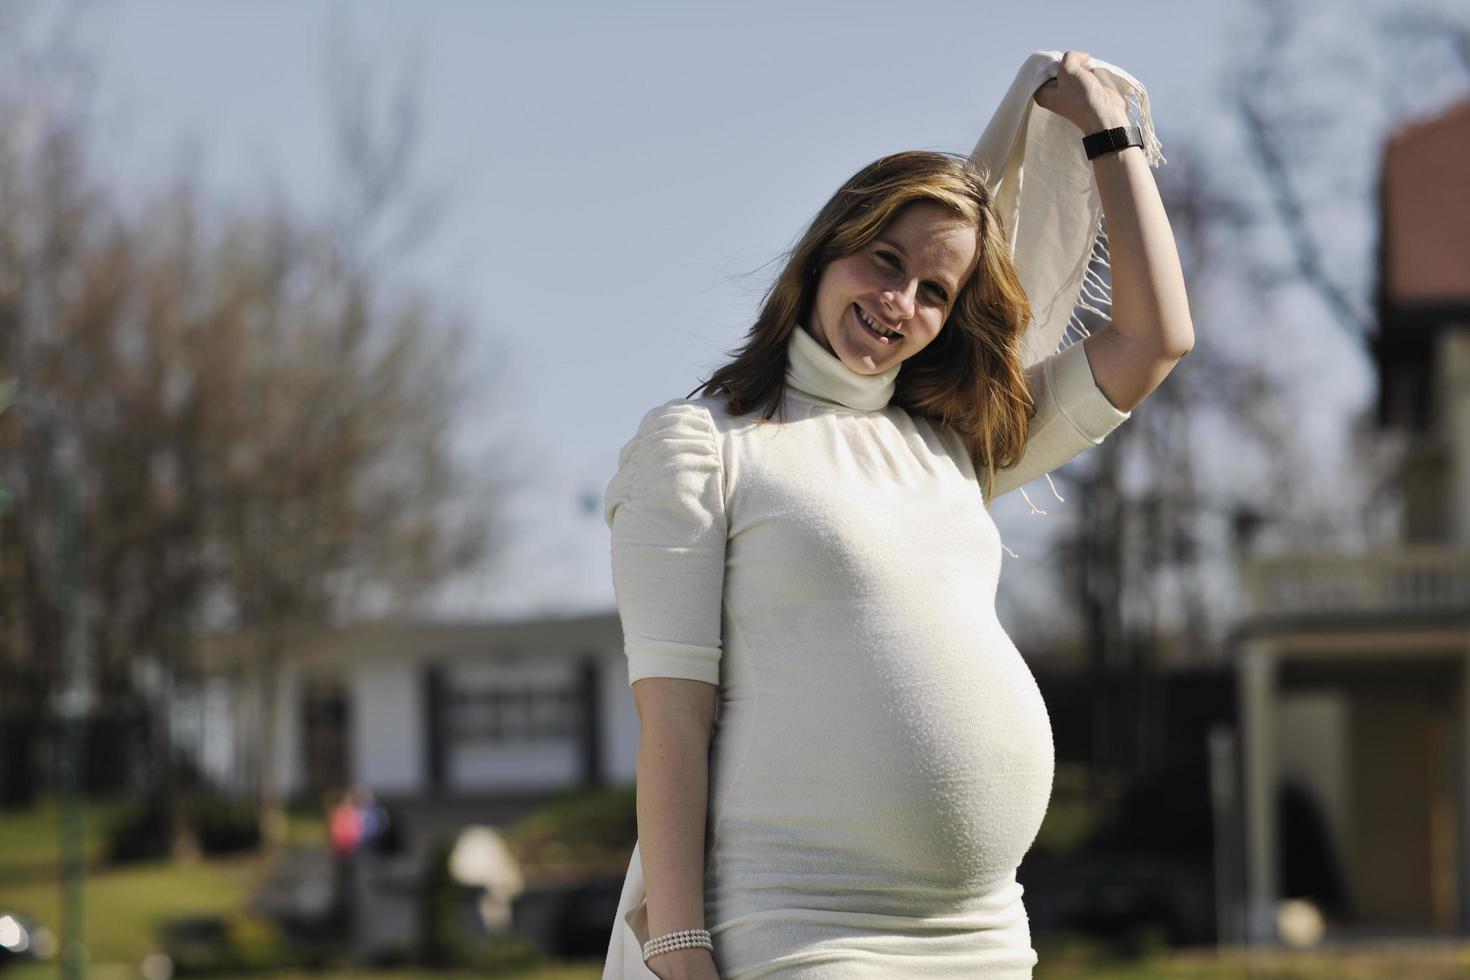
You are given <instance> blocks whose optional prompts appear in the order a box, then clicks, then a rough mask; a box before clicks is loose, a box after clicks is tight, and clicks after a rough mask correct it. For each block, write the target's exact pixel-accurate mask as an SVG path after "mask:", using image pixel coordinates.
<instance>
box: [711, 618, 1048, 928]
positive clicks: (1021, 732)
mask: <svg viewBox="0 0 1470 980" xmlns="http://www.w3.org/2000/svg"><path fill="white" fill-rule="evenodd" d="M898 622H902V620H898V619H895V618H892V617H888V618H884V617H873V619H872V620H871V621H870V622H867V623H859V624H857V628H854V624H852V623H848V624H846V628H844V629H840V630H837V629H831V628H828V629H826V630H823V629H822V627H821V624H819V623H815V622H812V623H808V624H806V626H805V627H804V629H803V630H802V631H801V632H802V634H803V635H802V636H798V637H789V638H788V641H787V645H786V646H785V647H784V649H783V650H781V651H780V655H779V656H772V653H773V651H772V650H771V649H765V650H763V651H759V652H757V651H748V652H747V651H737V650H731V651H727V655H733V656H741V655H748V656H751V657H753V658H755V659H756V660H758V661H759V662H753V666H754V667H755V669H754V671H753V675H752V676H753V686H754V690H755V693H756V696H755V698H754V699H750V700H745V701H742V702H741V703H740V704H739V705H737V706H734V710H730V711H728V712H726V711H725V709H724V708H722V717H721V728H722V730H721V731H720V732H718V733H717V742H716V763H715V769H714V770H713V773H714V777H715V781H714V785H713V787H712V788H713V805H714V808H715V812H714V816H715V820H716V824H715V826H716V828H717V833H716V839H715V840H714V841H713V844H714V847H715V855H716V857H717V862H718V863H717V867H718V868H719V871H720V875H721V878H722V880H723V881H724V882H725V884H727V885H730V886H731V887H736V883H737V882H738V883H739V885H738V887H742V888H752V889H757V890H759V889H760V888H762V887H764V886H765V885H767V884H770V886H771V887H778V888H782V889H790V888H792V887H793V883H794V882H798V881H803V880H805V881H808V882H810V883H812V887H811V891H812V893H813V894H812V896H811V897H812V900H814V901H820V902H823V903H825V904H824V905H818V906H813V907H831V905H832V903H834V902H835V903H837V904H838V905H839V906H841V905H842V904H843V899H842V896H843V895H849V896H851V897H852V902H851V905H852V906H854V907H864V908H881V907H882V903H883V899H884V897H885V896H888V897H891V898H893V900H894V902H895V908H898V909H900V910H902V911H903V912H904V913H905V914H909V913H911V912H912V905H911V904H910V903H911V901H912V896H913V895H914V894H924V895H926V896H928V900H930V901H936V902H939V903H940V904H943V903H945V902H946V901H948V900H949V899H950V898H952V899H953V900H954V901H956V902H963V900H964V899H965V898H966V897H967V896H975V895H978V894H981V893H984V892H985V891H986V890H987V889H989V888H990V887H992V886H999V885H1000V884H1001V883H1004V882H1006V881H1009V880H1011V879H1012V877H1013V875H1014V872H1015V869H1016V866H1017V865H1018V864H1019V863H1020V861H1021V858H1022V857H1023V856H1024V855H1025V853H1026V851H1027V850H1028V849H1029V848H1030V846H1031V843H1032V842H1033V841H1034V840H1035V837H1036V832H1037V830H1038V829H1039V828H1040V826H1041V820H1042V817H1043V816H1044V814H1045V812H1046V806H1047V803H1048V800H1049V798H1050V794H1051V786H1052V776H1053V764H1054V756H1053V745H1052V736H1051V725H1050V720H1049V718H1048V716H1047V713H1046V708H1045V705H1044V703H1043V701H1042V699H1041V694H1040V691H1039V690H1038V689H1037V686H1036V682H1035V679H1034V678H1033V676H1032V674H1031V672H1030V670H1029V669H1028V668H1027V666H1026V664H1025V662H1024V661H1023V660H1022V659H1021V657H1020V654H1019V653H1018V652H1017V650H1016V648H1015V646H1014V645H1013V644H1012V643H1011V641H1010V640H1009V638H1008V637H1006V635H1005V633H1004V631H1003V630H1002V629H1001V628H1000V626H999V624H998V622H995V621H994V619H993V617H992V618H991V619H990V620H989V622H988V623H987V622H985V621H984V620H980V621H977V622H974V623H972V624H968V625H970V626H972V627H973V628H970V629H959V630H953V631H947V632H946V633H945V634H944V635H939V634H937V633H935V632H933V631H929V632H928V633H927V635H921V634H923V633H924V631H915V630H914V629H912V623H911V622H910V624H909V627H908V628H905V629H895V628H894V626H893V625H892V624H894V623H898ZM832 625H835V624H828V626H829V627H830V626H832ZM905 634H906V635H905ZM943 911H944V909H936V914H939V913H942V912H943Z"/></svg>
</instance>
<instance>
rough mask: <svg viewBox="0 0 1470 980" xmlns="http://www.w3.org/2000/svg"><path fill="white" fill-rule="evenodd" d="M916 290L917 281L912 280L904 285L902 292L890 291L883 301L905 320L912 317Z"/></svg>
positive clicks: (917, 288)
mask: <svg viewBox="0 0 1470 980" xmlns="http://www.w3.org/2000/svg"><path fill="white" fill-rule="evenodd" d="M918 290H919V283H918V280H913V281H911V282H909V283H908V284H907V285H905V286H904V288H903V289H902V290H897V289H890V290H889V291H888V295H887V296H886V297H885V299H886V300H887V302H888V303H889V304H891V305H892V306H893V308H894V309H895V310H896V311H897V312H898V313H899V314H900V315H901V316H903V318H904V319H906V320H907V319H910V318H911V317H913V315H914V295H915V294H916V293H917V292H918Z"/></svg>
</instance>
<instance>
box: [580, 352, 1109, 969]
mask: <svg viewBox="0 0 1470 980" xmlns="http://www.w3.org/2000/svg"><path fill="white" fill-rule="evenodd" d="M787 353H788V369H787V377H788V402H787V406H788V413H787V416H786V418H787V421H786V422H785V423H784V424H783V423H781V422H780V421H779V420H778V419H772V420H771V421H769V422H764V423H762V422H759V421H757V418H756V416H755V415H754V414H752V415H746V416H740V417H732V416H730V415H728V414H727V413H726V412H725V410H724V406H723V400H722V399H720V398H697V399H675V400H672V401H669V402H666V403H664V404H663V405H660V406H658V407H656V408H654V409H652V410H650V411H649V412H648V413H647V414H646V415H645V416H644V417H643V419H642V421H641V422H640V424H639V426H638V430H637V433H636V434H635V435H634V436H633V438H632V439H631V440H630V441H629V442H628V443H627V444H626V445H625V446H624V447H623V449H622V452H621V453H620V456H619V468H618V471H617V473H616V475H615V476H614V477H613V479H612V481H611V482H610V483H609V484H608V487H607V491H606V495H605V506H604V516H605V518H606V520H607V523H608V525H609V527H610V528H611V531H612V569H613V581H614V588H615V591H616V595H617V602H618V610H619V613H620V616H621V619H622V626H623V634H624V640H625V649H626V653H627V658H628V678H629V684H630V685H631V684H632V683H633V682H635V681H637V680H639V679H640V678H644V677H655V676H658V677H682V678H691V679H695V680H702V681H707V682H708V683H711V684H715V685H718V688H719V694H718V705H719V708H718V713H717V716H716V719H715V727H714V733H713V738H712V742H711V746H710V788H709V802H708V822H707V824H706V831H705V855H706V857H705V868H704V880H705V905H704V915H705V926H706V928H708V929H709V931H710V934H711V938H712V939H713V941H714V959H715V963H716V965H717V967H718V969H719V974H720V977H721V978H722V980H750V978H755V977H780V978H801V980H829V978H830V980H855V978H870V977H871V978H880V977H881V978H885V980H888V978H895V977H946V978H956V980H958V978H962V977H963V978H966V980H973V978H976V977H986V978H1006V980H1012V978H1015V980H1019V978H1029V977H1030V976H1031V973H1032V967H1033V966H1034V965H1035V963H1036V954H1035V951H1034V950H1033V949H1032V947H1031V934H1030V927H1029V924H1028V921H1027V918H1026V911H1025V907H1024V905H1023V904H1022V901H1021V891H1022V888H1021V885H1020V884H1019V883H1018V882H1017V881H1016V869H1017V867H1018V865H1019V864H1020V863H1021V859H1022V857H1023V856H1024V855H1025V854H1026V851H1027V850H1028V849H1029V848H1030V846H1031V844H1032V842H1033V841H1034V840H1035V837H1036V833H1037V830H1038V829H1039V827H1040V826H1041V820H1042V816H1043V814H1044V813H1045V811H1046V807H1047V802H1048V800H1049V798H1050V795H1051V786H1052V776H1053V764H1054V758H1053V750H1052V737H1051V724H1050V720H1049V718H1048V716H1047V713H1046V707H1045V705H1044V704H1043V702H1042V699H1041V694H1040V692H1039V690H1038V689H1037V686H1036V682H1035V679H1034V678H1033V677H1032V674H1031V671H1030V670H1029V669H1028V667H1027V666H1026V663H1025V662H1024V661H1023V660H1022V659H1021V656H1020V654H1019V652H1018V651H1017V649H1016V647H1015V645H1014V644H1013V643H1012V642H1011V640H1010V638H1009V637H1008V636H1007V635H1006V632H1005V630H1004V629H1003V628H1002V627H1001V624H1000V622H999V621H998V620H997V618H996V611H995V592H996V582H997V577H998V575H999V573H1000V564H1001V558H1000V556H1001V542H1000V537H999V534H998V533H997V530H996V526H995V523H994V522H993V521H992V519H991V516H990V514H989V512H988V511H987V510H986V508H985V506H984V503H983V501H982V498H981V489H980V483H979V481H978V479H977V476H976V473H975V470H974V468H973V466H972V465H971V462H970V459H969V456H968V454H967V453H966V452H965V449H964V446H963V444H962V443H961V441H960V439H959V437H958V436H957V435H956V434H955V433H954V432H953V431H952V430H950V429H948V428H947V427H939V426H936V425H935V424H933V423H931V422H930V421H929V420H927V419H925V418H922V417H918V416H912V415H910V414H909V413H908V412H906V411H905V410H903V409H902V408H899V407H898V406H896V405H892V404H890V399H891V396H892V394H893V391H894V386H895V379H896V378H897V374H898V371H899V370H900V368H899V367H895V368H893V369H892V370H890V371H888V372H885V373H884V374H881V375H871V376H867V375H862V374H858V373H857V372H855V371H853V370H851V369H850V368H848V367H847V366H846V365H844V364H843V363H842V362H841V361H840V360H839V359H838V358H837V357H835V356H834V355H832V354H831V353H829V352H828V351H827V350H826V349H825V348H823V347H822V346H820V345H819V344H818V343H817V341H816V340H814V339H813V338H812V337H811V335H810V334H808V333H807V332H806V331H805V330H804V329H802V328H797V329H796V330H794V331H793V332H792V334H791V340H790V343H789V345H788V348H787ZM1029 378H1030V382H1031V385H1032V391H1033V393H1035V395H1036V397H1037V405H1038V409H1037V414H1036V416H1035V417H1034V418H1033V420H1032V422H1031V434H1030V438H1029V440H1028V442H1027V446H1026V451H1025V455H1024V457H1023V459H1022V460H1021V461H1020V462H1019V463H1018V464H1017V465H1016V466H1015V467H1013V468H1011V469H1009V470H1006V471H1002V472H1000V473H998V474H997V488H996V492H997V494H999V493H1003V492H1005V491H1007V490H1010V489H1013V488H1015V487H1017V486H1020V485H1021V484H1022V483H1024V482H1026V481H1029V480H1031V479H1033V478H1035V477H1038V476H1040V475H1041V474H1043V473H1045V472H1047V471H1049V470H1051V469H1053V468H1055V467H1056V466H1058V465H1060V464H1061V463H1064V462H1066V461H1067V460H1069V459H1071V458H1072V457H1073V456H1076V455H1077V454H1078V453H1080V452H1082V451H1083V450H1085V449H1087V448H1088V447H1089V446H1093V445H1096V444H1097V443H1099V442H1101V441H1102V439H1103V438H1104V436H1106V435H1107V434H1108V433H1109V432H1110V431H1111V430H1112V429H1114V428H1115V427H1116V426H1118V425H1119V424H1120V423H1122V422H1123V421H1124V420H1125V419H1127V418H1128V417H1129V416H1130V413H1128V412H1123V411H1120V410H1118V409H1117V408H1115V407H1114V406H1113V405H1112V403H1111V402H1109V401H1108V399H1107V397H1106V396H1105V395H1104V394H1103V393H1102V392H1101V390H1099V389H1098V387H1097V385H1096V382H1095V381H1094V379H1093V376H1092V371H1091V367H1090V365H1089V363H1088V361H1087V355H1086V352H1085V350H1084V349H1083V346H1082V344H1081V343H1080V342H1079V343H1074V344H1072V345H1071V346H1069V347H1067V348H1065V349H1063V350H1062V351H1061V352H1060V353H1057V354H1054V355H1052V356H1051V357H1049V358H1047V359H1045V360H1043V361H1041V362H1039V363H1038V364H1036V365H1035V366H1034V367H1032V368H1031V369H1030V372H1029ZM640 846H641V845H640ZM640 862H641V858H640V854H639V849H638V847H635V848H634V851H633V855H632V859H631V861H630V862H629V867H628V877H627V879H626V881H625V884H624V888H623V893H622V900H621V902H620V906H619V909H618V913H617V917H616V919H615V921H614V923H613V926H614V928H613V934H612V940H611V943H610V946H609V949H608V955H607V962H606V966H605V969H604V973H603V977H604V978H605V980H616V978H633V977H638V978H644V980H647V978H649V977H653V976H654V974H653V972H652V971H651V970H649V969H648V968H647V966H645V965H644V964H643V962H642V957H641V954H640V945H641V943H642V941H644V940H646V939H647V938H649V937H648V932H647V915H646V912H647V909H646V905H645V904H644V899H645V893H644V887H643V886H644V881H643V874H642V865H641V863H640Z"/></svg>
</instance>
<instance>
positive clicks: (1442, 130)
mask: <svg viewBox="0 0 1470 980" xmlns="http://www.w3.org/2000/svg"><path fill="white" fill-rule="evenodd" d="M1467 161H1470V99H1466V100H1463V101H1461V102H1457V103H1455V104H1453V105H1451V106H1450V107H1449V108H1447V109H1445V110H1443V111H1442V112H1440V113H1438V114H1436V115H1434V116H1431V117H1429V118H1426V119H1421V120H1417V121H1415V122H1412V123H1409V124H1406V125H1404V126H1401V127H1399V128H1398V129H1396V130H1395V131H1394V132H1393V133H1392V134H1391V135H1390V136H1389V138H1388V141H1387V143H1386V145H1385V147H1384V153H1383V178H1382V186H1381V193H1382V207H1383V212H1382V219H1381V220H1382V222H1383V242H1382V245H1383V251H1382V261H1383V270H1382V275H1383V281H1382V289H1383V293H1384V297H1385V299H1386V300H1387V301H1388V302H1389V303H1391V304H1394V305H1400V306H1402V305H1411V304H1441V303H1456V302H1466V301H1470V176H1467V175H1470V163H1467Z"/></svg>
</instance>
